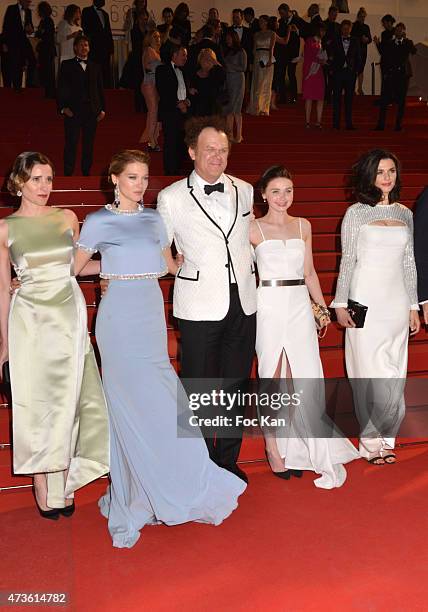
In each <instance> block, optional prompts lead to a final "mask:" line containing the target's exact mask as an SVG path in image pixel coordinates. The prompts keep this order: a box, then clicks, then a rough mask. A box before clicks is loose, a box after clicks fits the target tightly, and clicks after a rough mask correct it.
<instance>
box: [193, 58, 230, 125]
mask: <svg viewBox="0 0 428 612" xmlns="http://www.w3.org/2000/svg"><path fill="white" fill-rule="evenodd" d="M225 81H226V71H225V69H224V68H223V66H222V65H221V64H220V62H219V61H218V60H217V57H216V54H215V53H214V51H213V50H212V49H202V51H201V52H200V53H199V55H198V69H197V71H196V73H195V74H194V75H193V76H191V77H190V81H189V94H190V112H191V114H192V116H194V117H208V116H210V115H219V114H221V113H222V110H223V108H222V102H223V97H222V96H223V93H224V91H225Z"/></svg>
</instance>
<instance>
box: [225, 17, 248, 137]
mask: <svg viewBox="0 0 428 612" xmlns="http://www.w3.org/2000/svg"><path fill="white" fill-rule="evenodd" d="M224 62H225V66H226V90H227V97H228V103H227V104H226V106H225V108H224V113H225V115H226V122H227V130H228V132H229V134H230V139H231V142H236V143H239V142H242V140H243V138H242V103H243V100H244V93H245V71H246V70H247V54H246V53H245V51H244V49H243V48H242V47H241V42H240V40H239V36H238V34H237V33H236V32H235V30H233V28H230V29H229V30H228V31H227V33H226V39H225V50H224Z"/></svg>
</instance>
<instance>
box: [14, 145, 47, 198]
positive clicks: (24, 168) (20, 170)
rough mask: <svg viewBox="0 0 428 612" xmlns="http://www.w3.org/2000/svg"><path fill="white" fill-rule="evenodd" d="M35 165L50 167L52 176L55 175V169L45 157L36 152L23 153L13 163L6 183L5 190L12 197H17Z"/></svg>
mask: <svg viewBox="0 0 428 612" xmlns="http://www.w3.org/2000/svg"><path fill="white" fill-rule="evenodd" d="M36 164H41V165H42V166H50V167H51V168H52V174H53V175H55V168H54V167H53V164H52V162H51V160H50V159H49V158H48V157H46V155H43V153H38V152H37V151H24V152H23V153H20V154H19V155H18V157H17V158H16V159H15V161H14V162H13V166H12V172H11V173H10V175H9V178H8V181H7V189H8V191H9V192H10V193H11V194H12V195H14V196H16V195H18V191H20V190H21V188H22V185H23V184H24V183H26V182H27V181H28V180H29V179H30V176H31V171H32V169H33V168H34V166H35V165H36Z"/></svg>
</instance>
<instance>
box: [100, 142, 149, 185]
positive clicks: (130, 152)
mask: <svg viewBox="0 0 428 612" xmlns="http://www.w3.org/2000/svg"><path fill="white" fill-rule="evenodd" d="M134 162H137V163H140V164H146V165H147V166H148V165H149V164H150V156H149V155H148V154H147V153H144V151H140V150H139V149H124V150H123V151H119V153H115V154H114V155H113V157H112V158H111V160H110V165H109V167H108V178H109V180H110V181H111V175H112V174H115V175H118V174H121V173H122V172H123V171H124V170H125V168H126V166H127V165H128V164H132V163H134Z"/></svg>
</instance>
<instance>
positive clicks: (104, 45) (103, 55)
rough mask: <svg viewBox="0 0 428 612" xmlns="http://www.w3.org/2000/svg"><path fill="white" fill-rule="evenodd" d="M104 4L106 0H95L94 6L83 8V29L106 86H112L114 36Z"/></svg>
mask: <svg viewBox="0 0 428 612" xmlns="http://www.w3.org/2000/svg"><path fill="white" fill-rule="evenodd" d="M104 5H105V0H93V5H92V6H87V7H86V8H84V9H83V11H82V29H83V32H84V34H85V36H87V37H88V38H89V41H90V44H91V51H90V59H91V60H92V61H93V62H95V63H96V64H98V65H99V66H100V68H101V72H102V75H103V83H104V87H111V86H112V78H111V56H112V55H113V36H112V33H111V27H110V17H109V16H108V13H107V12H106V11H105V10H103V8H102V7H103V6H104Z"/></svg>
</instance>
